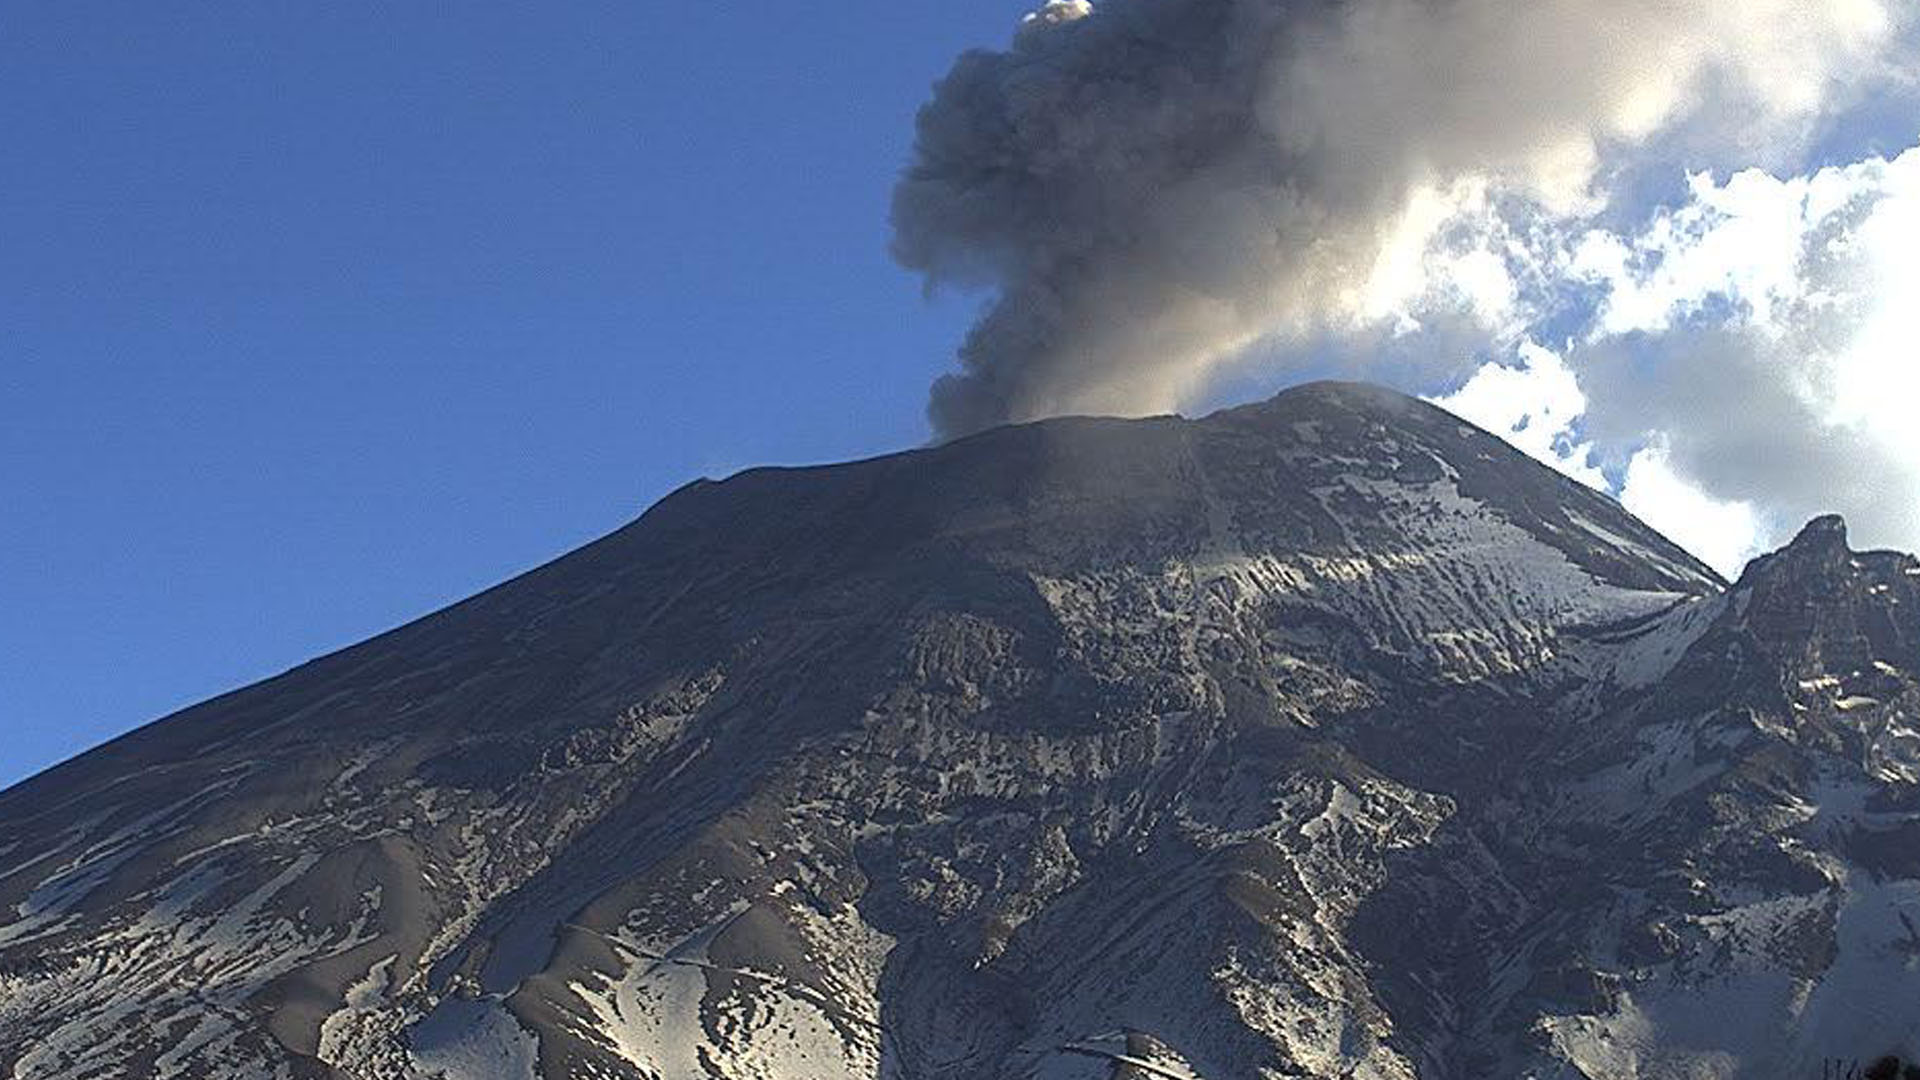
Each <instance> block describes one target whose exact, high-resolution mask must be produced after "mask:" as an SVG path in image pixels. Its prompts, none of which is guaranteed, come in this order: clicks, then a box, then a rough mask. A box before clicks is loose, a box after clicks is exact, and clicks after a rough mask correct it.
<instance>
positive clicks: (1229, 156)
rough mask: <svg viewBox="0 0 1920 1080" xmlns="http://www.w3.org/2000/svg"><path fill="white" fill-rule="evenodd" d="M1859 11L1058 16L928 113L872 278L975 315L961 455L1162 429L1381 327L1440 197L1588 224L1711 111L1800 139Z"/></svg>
mask: <svg viewBox="0 0 1920 1080" xmlns="http://www.w3.org/2000/svg"><path fill="white" fill-rule="evenodd" d="M1891 27H1892V16H1891V14H1890V13H1889V12H1888V11H1887V10H1886V8H1885V6H1884V4H1883V2H1882V0H1823V2H1821V3H1818V4H1807V3H1804V2H1803V0H1742V2H1741V3H1739V4H1728V3H1726V2H1725V0H1349V2H1345V3H1338V2H1328V0H1299V2H1289V0H1106V2H1104V3H1102V4H1100V5H1099V6H1097V7H1096V6H1092V5H1089V4H1087V3H1084V2H1080V0H1052V2H1050V3H1047V4H1046V5H1045V6H1044V7H1042V8H1041V9H1040V10H1039V11H1038V12H1036V13H1035V15H1034V16H1032V17H1030V18H1029V19H1028V20H1027V22H1026V23H1025V24H1023V26H1022V27H1021V29H1020V31H1019V33H1018V34H1017V35H1016V37H1015V39H1014V41H1013V43H1012V45H1011V47H1010V48H1008V49H1007V50H1006V51H1004V52H990V51H975V52H969V53H967V54H965V55H963V56H961V57H960V59H959V60H958V61H957V62H956V63H955V65H954V66H953V69H952V70H951V71H950V72H949V73H948V74H947V76H946V77H945V78H944V79H943V80H942V81H941V82H940V83H939V84H938V86H937V87H936V89H935V93H934V96H933V99H932V100H931V101H930V102H929V103H928V104H927V105H926V106H925V107H924V108H923V109H922V111H921V113H920V116H919V120H918V125H917V138H916V142H915V148H914V155H913V160H912V162H911V163H910V165H909V166H908V168H907V170H906V172H905V175H904V176H903V177H902V179H901V181H900V183H899V186H898V188H897V189H896V191H895V195H894V204H893V222H894V228H895V241H894V251H895V254H896V256H897V258H898V259H899V261H900V262H901V263H902V264H903V265H905V266H907V267H908V268H910V269H912V270H915V271H917V272H919V273H921V274H923V275H924V276H925V277H926V280H927V282H928V284H929V285H930V286H931V285H942V284H956V285H961V286H977V287H984V288H987V289H990V290H992V293H993V299H992V301H991V303H990V306H989V307H988V309H987V311H986V313H985V315H984V316H983V317H982V318H981V320H980V321H979V323H978V324H977V325H976V326H975V327H974V328H973V330H972V332H971V334H970V335H969V336H968V338H967V340H966V342H965V343H964V344H963V345H962V347H961V349H960V357H959V359H960V365H961V371H960V373H959V374H957V375H954V376H952V377H950V378H947V379H945V380H942V381H941V383H940V384H939V385H938V386H936V388H935V390H934V394H933V399H932V403H931V406H930V412H931V416H932V419H933V422H934V425H935V428H936V430H937V431H938V432H939V433H940V434H942V435H955V434H960V433H964V432H967V431H971V430H975V429H978V428H981V427H985V426H989V425H992V424H997V423H1002V422H1007V421H1017V420H1025V419H1031V418H1034V417H1038V416H1044V415H1050V414H1054V413H1061V412H1076V411H1094V412H1133V413H1138V412H1147V411H1159V410H1164V409H1168V408H1172V407H1175V406H1177V405H1178V404H1180V403H1181V402H1182V401H1183V400H1186V399H1187V398H1189V397H1190V396H1191V395H1192V394H1193V393H1194V392H1195V390H1196V389H1197V388H1198V387H1200V386H1202V385H1204V383H1205V381H1206V379H1207V378H1208V376H1209V375H1210V374H1211V373H1212V372H1213V371H1214V370H1215V369H1216V368H1217V367H1218V366H1219V365H1220V364H1222V363H1223V362H1225V361H1227V360H1229V359H1231V358H1232V357H1233V356H1235V355H1236V354H1238V353H1239V352H1240V351H1241V350H1243V349H1244V348H1245V347H1246V346H1248V345H1249V344H1251V343H1253V342H1254V341H1256V340H1258V339H1260V338H1262V337H1265V336H1268V335H1273V334H1297V335H1304V334H1309V333H1313V332H1316V331H1319V330H1323V329H1325V328H1328V327H1338V326H1341V325H1348V324H1352V323H1354V322H1356V321H1357V320H1363V319H1366V318H1369V317H1375V316H1378V315H1380V314H1382V313H1383V312H1384V311H1385V310H1386V309H1390V308H1392V307H1393V306H1394V305H1395V304H1396V303H1398V302H1400V301H1401V300H1402V299H1404V298H1402V297H1397V296H1394V295H1393V293H1394V292H1395V291H1396V289H1405V288H1407V287H1409V283H1408V282H1407V281H1405V280H1404V279H1399V280H1397V279H1396V277H1395V273H1394V271H1395V267H1394V265H1393V261H1394V258H1395V256H1396V254H1401V253H1404V252H1405V251H1406V250H1408V249H1410V248H1418V247H1420V246H1421V245H1422V244H1423V243H1424V241H1425V239H1426V238H1427V236H1428V235H1429V234H1430V233H1431V231H1432V230H1433V229H1434V228H1435V227H1437V225H1438V224H1439V221H1440V220H1441V219H1442V218H1443V217H1444V216H1445V215H1444V214H1441V213H1439V211H1441V210H1443V209H1444V208H1445V206H1447V205H1448V204H1449V203H1450V202H1452V201H1455V200H1458V199H1459V198H1462V197H1475V196H1473V195H1471V194H1468V195H1463V193H1478V195H1477V197H1482V198H1489V197H1496V196H1497V197H1500V198H1520V199H1525V200H1528V201H1531V202H1534V203H1537V204H1539V205H1540V206H1543V207H1545V208H1548V209H1549V210H1551V211H1555V212H1571V211H1573V210H1576V209H1579V208H1583V207H1587V206H1590V205H1591V204H1592V201H1593V200H1594V199H1595V198H1596V193H1595V191H1594V188H1593V185H1594V182H1595V180H1596V178H1597V177H1599V176H1600V175H1601V173H1602V170H1603V169H1604V168H1605V166H1606V165H1607V162H1608V159H1609V155H1611V154H1614V153H1616V152H1617V151H1618V150H1619V149H1620V148H1622V147H1631V146H1634V145H1637V144H1641V143H1644V142H1646V141H1648V140H1650V139H1653V138H1655V137H1656V136H1659V135H1661V134H1662V133H1664V132H1671V131H1675V130H1678V129H1680V128H1682V127H1683V126H1684V125H1685V124H1686V123H1687V122H1688V121H1689V120H1690V119H1691V118H1693V116H1694V115H1695V113H1696V112H1697V111H1698V110H1699V109H1700V108H1702V107H1703V106H1705V105H1707V104H1711V105H1712V107H1713V108H1714V109H1715V110H1716V111H1717V112H1719V113H1722V114H1724V115H1728V116H1738V117H1740V118H1741V120H1742V121H1743V122H1742V123H1741V125H1740V126H1739V128H1738V129H1737V136H1736V137H1734V138H1733V139H1732V141H1734V142H1756V141H1762V140H1768V139H1771V138H1775V137H1778V133H1783V132H1784V133H1786V134H1787V135H1788V136H1792V135H1794V134H1797V133H1798V132H1799V131H1800V130H1801V129H1803V128H1805V127H1806V126H1807V125H1808V124H1810V123H1811V122H1813V121H1814V120H1815V119H1816V118H1817V117H1818V116H1819V115H1820V114H1821V112H1822V110H1823V109H1824V108H1826V106H1827V103H1828V102H1829V100H1830V99H1831V98H1832V96H1833V93H1834V90H1835V87H1836V85H1837V84H1838V83H1840V82H1841V81H1842V78H1843V76H1846V75H1849V74H1851V73H1853V72H1856V71H1858V70H1859V69H1860V68H1861V67H1863V66H1865V65H1868V64H1871V63H1872V62H1873V58H1874V57H1875V56H1877V55H1878V52H1879V50H1880V49H1881V48H1882V47H1883V46H1884V44H1885V42H1886V40H1887V38H1888V35H1889V33H1890V30H1891Z"/></svg>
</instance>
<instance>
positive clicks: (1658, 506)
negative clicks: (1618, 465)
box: [1620, 443, 1769, 579]
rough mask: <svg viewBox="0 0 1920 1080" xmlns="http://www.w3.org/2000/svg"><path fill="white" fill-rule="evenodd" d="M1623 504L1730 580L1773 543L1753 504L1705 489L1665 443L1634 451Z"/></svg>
mask: <svg viewBox="0 0 1920 1080" xmlns="http://www.w3.org/2000/svg"><path fill="white" fill-rule="evenodd" d="M1620 503H1621V505H1623V506H1625V507H1626V508H1627V509H1628V510H1629V511H1631V512H1632V513H1633V514H1634V515H1635V516H1636V517H1638V518H1639V519H1640V520H1642V521H1644V522H1646V523H1647V524H1649V525H1651V526H1653V527H1654V528H1655V529H1657V530H1659V531H1660V532H1661V534H1663V535H1664V536H1666V537H1667V538H1668V539H1670V540H1672V541H1673V542H1674V543H1676V544H1679V545H1680V546H1681V547H1683V548H1686V549H1687V550H1688V551H1691V552H1693V553H1694V554H1695V555H1697V556H1699V557H1700V559H1701V560H1702V561H1704V562H1705V563H1706V564H1707V565H1708V566H1711V567H1713V568H1714V569H1715V570H1718V571H1720V573H1721V574H1722V575H1724V576H1726V577H1727V578H1729V579H1731V578H1735V577H1738V576H1739V574H1740V569H1741V567H1743V566H1745V565H1746V564H1747V560H1749V559H1751V558H1753V557H1754V556H1755V555H1758V554H1760V553H1761V552H1762V551H1764V550H1766V548H1767V547H1768V546H1769V545H1768V543H1767V540H1768V537H1767V530H1766V528H1765V527H1764V525H1763V524H1762V520H1761V517H1760V515H1759V513H1758V512H1757V511H1756V510H1755V509H1754V508H1753V505H1752V504H1750V503H1745V502H1726V501H1723V500H1720V499H1716V498H1714V497H1713V496H1711V495H1709V494H1707V493H1706V492H1704V491H1702V490H1700V488H1699V487H1698V486H1697V485H1695V484H1694V483H1693V482H1692V481H1690V480H1688V479H1687V478H1685V477H1683V476H1681V475H1680V474H1679V473H1677V472H1675V471H1674V469H1673V461H1672V458H1671V457H1670V456H1669V453H1668V450H1667V447H1666V445H1665V443H1655V444H1653V445H1651V446H1648V447H1645V448H1643V449H1641V450H1640V451H1639V452H1637V453H1635V454H1634V456H1633V460H1632V462H1631V463H1629V464H1628V466H1627V474H1626V479H1625V480H1624V481H1623V482H1622V484H1621V486H1620Z"/></svg>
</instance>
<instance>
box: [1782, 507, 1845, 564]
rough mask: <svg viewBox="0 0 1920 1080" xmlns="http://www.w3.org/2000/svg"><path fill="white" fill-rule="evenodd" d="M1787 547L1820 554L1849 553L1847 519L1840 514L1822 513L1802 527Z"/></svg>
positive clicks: (1792, 549) (1795, 550)
mask: <svg viewBox="0 0 1920 1080" xmlns="http://www.w3.org/2000/svg"><path fill="white" fill-rule="evenodd" d="M1787 549H1788V550H1789V551H1794V552H1801V553H1812V554H1820V555H1831V554H1835V553H1841V554H1846V553H1849V549H1848V547H1847V519H1845V518H1843V517H1841V516H1840V515H1839V514H1821V515H1820V516H1819V517H1816V518H1814V519H1813V520H1812V521H1809V522H1807V523H1806V525H1804V526H1802V527H1801V529H1800V533H1799V535H1797V536H1795V537H1794V538H1793V542H1792V543H1791V544H1788V545H1787Z"/></svg>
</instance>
